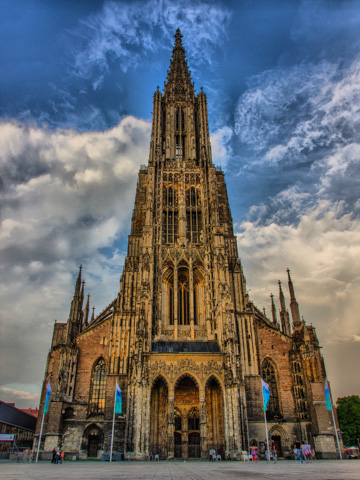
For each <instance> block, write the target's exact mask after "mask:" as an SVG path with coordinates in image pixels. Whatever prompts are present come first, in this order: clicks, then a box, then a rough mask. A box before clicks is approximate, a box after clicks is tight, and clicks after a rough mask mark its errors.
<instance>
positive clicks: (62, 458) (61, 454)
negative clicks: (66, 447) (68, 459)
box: [60, 452, 65, 463]
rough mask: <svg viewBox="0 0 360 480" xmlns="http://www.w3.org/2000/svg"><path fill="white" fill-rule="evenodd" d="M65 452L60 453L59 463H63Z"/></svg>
mask: <svg viewBox="0 0 360 480" xmlns="http://www.w3.org/2000/svg"><path fill="white" fill-rule="evenodd" d="M64 457H65V452H61V453H60V463H64Z"/></svg>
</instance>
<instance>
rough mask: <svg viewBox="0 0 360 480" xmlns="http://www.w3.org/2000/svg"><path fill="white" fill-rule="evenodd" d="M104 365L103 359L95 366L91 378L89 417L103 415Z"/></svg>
mask: <svg viewBox="0 0 360 480" xmlns="http://www.w3.org/2000/svg"><path fill="white" fill-rule="evenodd" d="M106 376H107V371H106V364H105V361H104V359H103V358H100V360H99V361H98V362H97V363H96V364H95V366H94V368H93V372H92V377H91V389H90V402H89V415H91V414H97V413H104V410H105V392H106Z"/></svg>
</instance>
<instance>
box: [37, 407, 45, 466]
mask: <svg viewBox="0 0 360 480" xmlns="http://www.w3.org/2000/svg"><path fill="white" fill-rule="evenodd" d="M44 418H45V413H44V412H43V417H42V420H41V427H40V435H39V440H38V444H37V452H36V461H35V463H37V461H38V458H39V449H40V443H41V437H42V431H43V426H44Z"/></svg>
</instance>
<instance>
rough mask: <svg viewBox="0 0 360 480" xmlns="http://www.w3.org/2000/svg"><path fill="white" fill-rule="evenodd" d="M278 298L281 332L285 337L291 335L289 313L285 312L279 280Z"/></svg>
mask: <svg viewBox="0 0 360 480" xmlns="http://www.w3.org/2000/svg"><path fill="white" fill-rule="evenodd" d="M278 283H279V298H280V307H281V310H280V321H281V331H282V332H283V333H285V335H289V336H290V335H291V330H290V320H289V312H288V311H287V310H286V306H285V297H284V294H283V291H282V288H281V282H280V280H279V282H278Z"/></svg>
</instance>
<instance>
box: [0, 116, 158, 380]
mask: <svg viewBox="0 0 360 480" xmlns="http://www.w3.org/2000/svg"><path fill="white" fill-rule="evenodd" d="M149 133H150V124H149V123H147V122H145V121H143V120H138V119H135V118H134V117H127V118H124V119H123V120H122V121H121V122H120V123H119V125H118V126H116V127H114V128H113V129H111V130H107V131H105V132H87V133H82V134H79V133H77V132H75V131H71V130H56V131H49V130H47V129H45V128H38V127H29V126H26V125H23V124H20V123H16V122H11V123H9V122H6V123H2V124H1V125H0V138H1V142H0V158H1V161H2V165H1V168H2V171H3V173H4V175H3V182H4V184H3V197H4V198H3V209H2V228H1V234H0V244H1V258H2V264H1V278H2V284H1V293H0V295H1V304H2V306H3V308H2V316H3V322H2V332H1V333H2V335H1V342H2V345H1V365H2V381H3V382H4V383H5V387H8V384H10V383H11V384H12V383H14V382H18V383H21V382H23V383H31V384H32V383H36V382H37V383H38V387H39V386H40V385H39V381H40V380H41V375H39V371H40V372H42V371H43V369H44V366H45V356H46V351H47V349H48V348H49V342H50V338H51V328H52V325H53V322H54V319H58V320H59V321H66V318H65V317H64V315H67V312H68V309H69V305H70V300H71V297H72V289H73V286H74V278H73V277H72V276H73V275H74V274H75V273H76V272H77V268H78V265H79V264H80V263H84V267H85V268H84V277H85V280H86V290H87V292H89V293H91V294H92V297H91V303H92V305H95V306H96V310H97V313H99V311H100V310H101V309H103V308H104V307H105V306H106V305H107V303H109V302H110V301H111V300H112V299H113V298H114V297H115V296H116V293H117V287H118V282H119V277H120V274H121V269H122V265H123V259H124V252H123V251H120V250H119V248H124V245H123V244H121V239H122V238H123V237H124V236H125V235H126V234H127V233H128V230H129V225H130V214H131V205H132V203H133V200H134V193H135V184H136V179H137V173H138V170H139V167H140V165H141V164H146V163H147V160H148V148H149V140H150V139H149ZM94 302H95V303H94ZM64 312H66V313H64ZM34 345H37V348H34ZM20 352H21V354H22V355H23V358H26V359H27V360H26V362H25V363H24V365H23V367H22V369H18V370H17V377H16V378H14V372H13V369H12V368H11V366H12V365H14V364H15V363H16V362H17V361H18V358H19V353H20Z"/></svg>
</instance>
